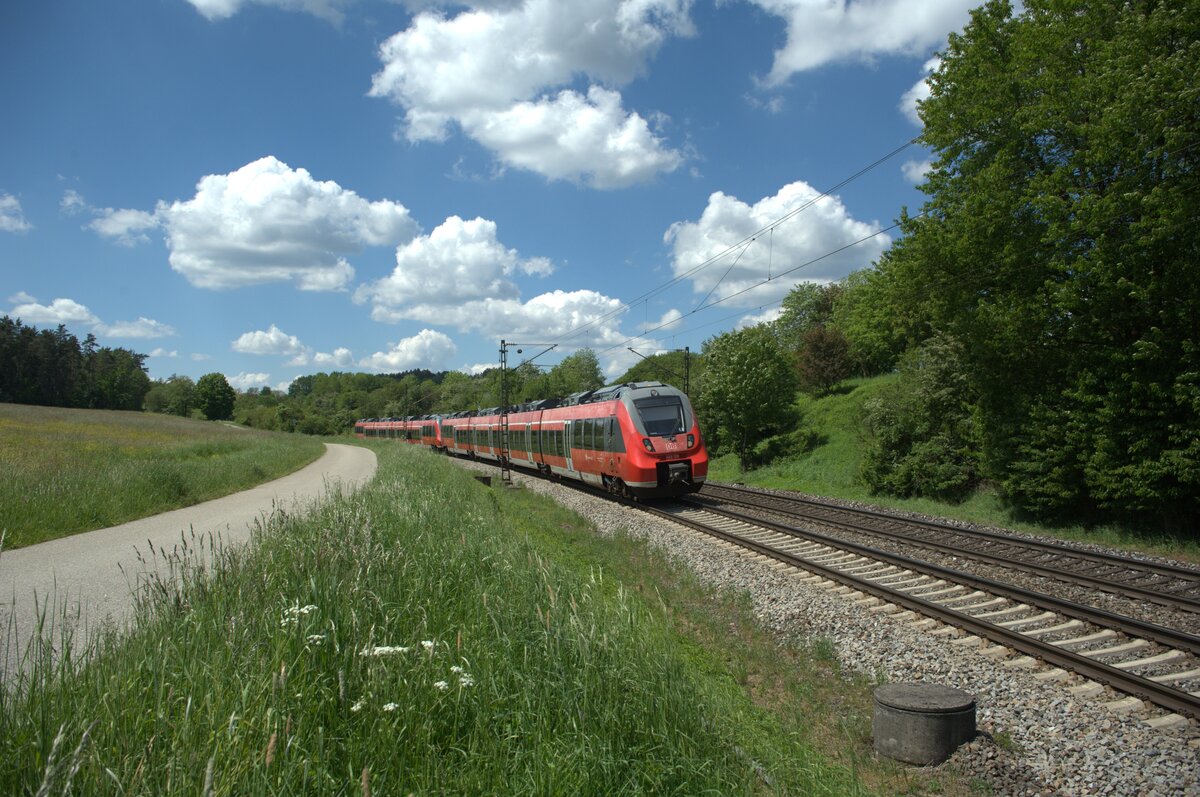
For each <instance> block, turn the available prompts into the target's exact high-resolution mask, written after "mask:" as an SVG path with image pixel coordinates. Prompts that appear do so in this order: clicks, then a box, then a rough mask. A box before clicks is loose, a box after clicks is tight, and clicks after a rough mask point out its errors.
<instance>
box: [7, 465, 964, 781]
mask: <svg viewBox="0 0 1200 797" xmlns="http://www.w3.org/2000/svg"><path fill="white" fill-rule="evenodd" d="M373 447H374V448H376V450H378V451H379V452H380V471H379V475H378V477H377V479H376V480H375V482H374V483H373V484H372V485H370V486H369V487H367V488H366V489H364V490H361V491H359V492H357V493H354V494H352V495H349V496H335V500H330V501H327V502H325V503H324V504H323V505H322V506H320V507H319V508H317V509H316V511H315V512H314V514H313V515H312V516H311V517H309V518H304V517H300V516H287V517H278V516H277V517H274V518H272V519H271V520H270V521H269V523H268V525H267V526H266V527H265V528H264V529H263V532H262V533H260V534H258V535H256V540H255V543H254V545H253V546H252V547H251V548H249V549H240V550H239V551H236V552H222V553H221V554H220V555H219V556H217V557H216V558H217V560H218V561H219V563H220V567H219V568H217V569H216V570H215V572H214V573H213V574H212V575H210V576H201V577H197V576H198V566H199V564H201V563H202V562H203V561H205V560H207V559H208V558H209V556H210V553H209V551H207V550H205V549H203V548H200V549H197V550H194V551H193V552H192V553H191V558H190V559H188V560H186V561H180V560H178V559H177V560H176V561H175V568H174V572H175V573H176V574H181V575H180V576H179V577H178V578H176V579H174V580H172V581H170V582H160V583H158V584H156V585H152V587H151V588H150V589H148V590H147V591H146V592H145V593H144V594H143V600H142V603H141V607H140V616H139V618H138V620H137V621H136V622H135V623H134V624H133V626H132V630H131V631H130V632H129V635H128V637H127V638H126V639H125V640H124V641H118V640H116V639H115V638H113V637H108V638H106V639H105V640H104V641H103V642H102V643H101V645H100V653H99V654H98V655H97V656H96V657H95V658H92V659H91V660H90V662H89V663H88V665H87V666H86V667H83V668H81V669H80V670H79V671H78V672H77V673H69V672H67V671H65V670H64V669H62V668H61V667H56V666H54V665H51V664H50V660H49V659H48V658H47V657H46V656H45V653H46V651H45V650H43V649H34V651H33V654H32V659H31V660H30V661H29V662H28V666H29V667H30V670H29V671H30V672H31V673H32V676H31V677H30V678H29V679H27V680H25V681H24V682H22V683H21V684H20V686H19V687H18V688H16V689H11V688H5V687H0V760H2V761H4V762H5V766H3V767H0V792H3V793H6V794H32V793H34V791H36V790H38V788H39V785H40V784H45V785H46V793H49V794H60V793H67V792H68V791H71V793H79V794H117V793H123V794H176V793H178V794H209V793H212V794H233V793H236V794H302V793H303V794H358V793H363V794H366V793H368V792H369V793H374V794H408V793H420V794H428V793H444V794H546V795H551V794H681V795H683V794H687V795H690V794H722V795H724V794H813V795H820V794H828V795H853V794H861V793H868V792H869V790H870V788H878V789H879V790H880V791H883V792H885V793H899V792H905V793H929V792H936V793H943V794H947V793H948V794H964V793H967V791H968V790H969V788H970V786H969V784H963V783H962V782H961V781H958V780H956V779H955V778H954V776H953V774H952V773H946V772H939V773H914V772H911V771H909V770H908V769H907V768H903V767H899V766H895V765H891V764H889V763H887V762H882V763H881V762H876V761H874V760H873V759H872V756H871V755H870V752H869V750H870V742H869V727H870V694H869V684H864V683H859V682H847V681H845V680H843V679H841V678H840V677H838V676H837V673H836V669H835V667H834V665H833V664H832V660H831V657H830V655H829V651H828V646H827V645H824V646H823V645H821V644H820V643H816V644H814V645H813V646H812V647H811V649H788V648H784V649H781V648H779V647H778V643H777V642H776V641H775V640H772V639H770V638H767V637H766V636H765V635H764V634H762V633H761V632H759V631H757V630H756V627H755V624H754V622H753V618H752V617H751V616H750V613H749V611H748V610H747V609H746V607H744V606H743V605H741V604H740V603H739V601H738V600H737V597H736V596H726V595H719V594H713V593H710V592H708V591H706V590H704V589H702V588H700V587H697V586H696V585H695V584H694V583H693V582H692V581H691V579H690V577H689V575H688V574H687V573H686V572H681V571H680V570H679V568H676V567H674V566H672V565H671V563H670V562H668V561H667V560H665V559H664V558H663V557H662V556H661V555H659V554H656V553H654V552H652V551H649V550H647V549H646V548H645V547H644V546H643V545H641V544H639V543H635V542H632V541H630V540H626V539H617V540H615V541H610V540H601V539H599V538H597V537H596V536H595V535H594V534H593V533H592V532H591V531H590V530H589V529H588V525H587V522H586V521H585V520H583V519H581V518H579V517H578V516H575V515H572V514H570V513H568V512H566V511H564V510H562V509H561V508H559V507H558V506H556V505H553V504H551V503H550V502H548V501H546V500H544V499H540V498H538V497H536V496H533V495H531V494H529V493H527V492H525V491H521V490H511V491H510V490H503V489H488V488H485V487H483V486H482V485H480V484H478V483H477V482H474V481H473V480H472V479H471V477H470V475H469V474H467V473H465V472H463V471H462V470H461V469H459V468H457V467H454V466H453V465H452V464H451V463H449V462H447V461H445V460H443V459H440V458H433V457H431V456H430V455H429V454H428V453H426V452H420V451H414V450H412V449H411V448H408V447H401V446H396V445H386V444H380V445H376V446H373ZM731 634H732V635H733V640H732V642H731V639H730V635H731ZM383 645H388V646H404V647H405V648H407V650H403V651H401V650H391V651H390V652H389V653H388V655H364V651H372V650H375V651H376V652H378V646H383ZM455 668H461V669H459V670H457V671H456V670H455ZM464 675H465V676H467V677H468V679H469V680H468V679H464ZM0 680H2V679H0ZM89 728H90V730H88V729H89ZM85 731H86V732H87V733H86V740H85V738H84V737H85ZM56 738H58V739H59V741H57V742H56V741H55V739H56ZM72 789H73V791H72Z"/></svg>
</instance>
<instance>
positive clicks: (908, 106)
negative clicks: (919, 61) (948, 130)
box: [900, 55, 942, 127]
mask: <svg viewBox="0 0 1200 797" xmlns="http://www.w3.org/2000/svg"><path fill="white" fill-rule="evenodd" d="M941 65H942V59H941V58H939V57H937V56H936V55H935V56H934V57H933V58H930V59H929V60H928V61H926V62H925V66H924V67H922V72H923V73H924V77H922V78H921V79H920V80H918V81H917V82H916V83H914V84H913V85H912V88H910V89H909V90H908V91H906V92H904V94H903V96H901V97H900V112H901V113H903V114H904V115H905V116H907V117H908V120H909V121H910V122H912V123H913V124H914V125H916V126H917V127H921V126H922V122H921V116H920V114H919V110H920V109H919V108H918V107H917V104H918V103H920V102H922V101H924V100H927V99H929V76H930V75H932V74H933V73H934V72H936V71H937V70H938V67H940V66H941Z"/></svg>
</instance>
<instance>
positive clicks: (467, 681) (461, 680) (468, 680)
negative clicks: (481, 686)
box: [458, 672, 475, 689]
mask: <svg viewBox="0 0 1200 797" xmlns="http://www.w3.org/2000/svg"><path fill="white" fill-rule="evenodd" d="M458 685H459V686H461V687H463V688H464V689H466V688H467V687H470V686H474V685H475V679H474V678H472V677H471V676H470V675H469V674H468V673H465V672H464V673H462V674H461V675H459V676H458Z"/></svg>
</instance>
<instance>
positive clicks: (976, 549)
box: [698, 484, 1200, 619]
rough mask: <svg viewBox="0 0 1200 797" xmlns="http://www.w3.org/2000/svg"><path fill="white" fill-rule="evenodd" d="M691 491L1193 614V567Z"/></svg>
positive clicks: (1197, 587) (826, 507) (795, 499)
mask: <svg viewBox="0 0 1200 797" xmlns="http://www.w3.org/2000/svg"><path fill="white" fill-rule="evenodd" d="M698 498H699V499H700V500H701V501H703V502H705V503H706V504H708V503H709V502H714V503H715V504H716V507H717V508H720V507H721V506H728V505H732V506H738V507H744V508H746V509H750V510H757V511H764V510H765V511H769V512H770V513H772V514H777V515H780V516H782V517H787V518H790V519H793V520H796V521H801V522H811V523H817V524H821V525H822V526H826V527H829V528H833V529H838V530H843V531H847V532H852V533H856V534H864V535H869V536H871V537H876V538H880V539H887V540H891V541H895V542H900V543H902V544H904V545H908V546H918V547H920V548H925V549H928V550H933V551H938V552H940V553H943V554H947V555H949V556H953V557H956V558H960V559H969V560H972V561H976V562H983V563H986V564H990V565H996V566H999V567H1005V568H1010V569H1015V570H1019V571H1023V572H1026V573H1034V574H1037V575H1040V576H1044V577H1047V578H1053V579H1056V580H1059V581H1062V582H1064V583H1068V584H1075V585H1079V586H1083V587H1086V588H1089V589H1096V590H1100V591H1102V592H1107V593H1111V594H1114V595H1121V596H1124V597H1126V598H1131V599H1133V600H1136V601H1147V602H1150V603H1154V604H1157V605H1159V606H1164V607H1168V608H1170V609H1174V610H1178V611H1181V612H1187V613H1190V614H1193V615H1200V570H1197V569H1194V568H1187V567H1180V566H1177V565H1170V564H1164V563H1159V562H1154V561H1148V560H1143V559H1135V558H1132V557H1129V556H1120V555H1114V554H1110V553H1103V552H1098V551H1089V550H1084V549H1081V548H1078V547H1075V546H1070V545H1064V544H1060V543H1053V542H1046V541H1043V540H1037V539H1033V538H1030V537H1024V536H1015V535H1011V534H1001V533H997V532H991V531H985V530H979V529H966V528H962V527H959V526H954V525H951V524H948V523H938V522H934V521H929V520H918V519H914V518H907V517H902V516H899V515H894V514H890V513H886V512H880V511H876V510H868V509H861V508H854V507H844V506H837V505H834V504H830V503H826V502H822V501H817V500H814V499H809V498H803V497H799V496H788V495H779V494H776V493H767V492H761V491H757V490H750V489H746V488H741V487H735V486H730V485H714V484H710V485H707V486H706V487H705V489H704V492H703V493H701V494H700V496H698ZM1194 619H1195V618H1194Z"/></svg>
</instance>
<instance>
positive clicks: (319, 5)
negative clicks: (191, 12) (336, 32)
mask: <svg viewBox="0 0 1200 797" xmlns="http://www.w3.org/2000/svg"><path fill="white" fill-rule="evenodd" d="M188 2H189V3H191V4H192V5H193V6H194V7H195V9H196V10H197V11H199V12H200V13H201V14H202V15H203V16H204V18H205V19H208V20H213V21H215V20H219V19H228V18H229V17H231V16H233V15H234V14H236V13H237V12H238V11H240V10H241V9H242V7H243V6H246V5H250V4H252V3H254V4H258V5H264V6H274V7H275V8H280V9H283V10H285V11H303V12H306V13H309V14H312V15H313V16H317V17H321V18H322V19H327V20H329V21H330V22H333V23H335V24H337V23H341V22H342V20H343V19H344V18H345V11H344V9H346V8H348V7H349V6H351V5H353V4H354V0H188Z"/></svg>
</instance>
